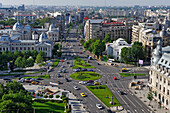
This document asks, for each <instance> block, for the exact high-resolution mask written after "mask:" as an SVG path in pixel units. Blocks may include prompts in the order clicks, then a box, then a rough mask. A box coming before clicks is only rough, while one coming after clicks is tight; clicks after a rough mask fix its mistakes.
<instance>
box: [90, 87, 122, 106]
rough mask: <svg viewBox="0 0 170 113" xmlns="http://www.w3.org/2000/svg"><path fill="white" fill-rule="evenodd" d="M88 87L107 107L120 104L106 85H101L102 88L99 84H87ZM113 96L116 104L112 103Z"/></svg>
mask: <svg viewBox="0 0 170 113" xmlns="http://www.w3.org/2000/svg"><path fill="white" fill-rule="evenodd" d="M87 88H88V89H89V90H90V91H91V92H92V93H93V94H94V95H95V96H96V97H98V98H99V99H100V100H101V101H102V102H103V103H104V104H105V105H106V106H107V107H111V106H120V103H119V102H118V100H117V99H116V98H115V97H114V95H113V94H112V92H111V91H110V90H109V88H108V87H107V86H106V85H101V86H100V89H98V88H99V86H87ZM111 96H113V102H114V103H115V105H110V101H111Z"/></svg>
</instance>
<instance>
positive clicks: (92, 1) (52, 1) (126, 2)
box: [1, 0, 170, 6]
mask: <svg viewBox="0 0 170 113" xmlns="http://www.w3.org/2000/svg"><path fill="white" fill-rule="evenodd" d="M1 3H2V4H3V5H21V4H25V5H57V6H66V5H69V6H73V5H78V6H105V5H106V6H134V5H141V6H142V5H148V6H149V5H151V6H153V5H170V1H169V0H164V1H160V0H152V1H147V0H138V1H135V0H119V1H116V0H100V2H99V1H98V0H86V1H82V0H81V1H79V0H72V1H71V2H70V0H66V1H60V0H49V1H47V0H30V1H27V0H22V2H21V1H20V0H2V1H1Z"/></svg>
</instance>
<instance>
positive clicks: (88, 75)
mask: <svg viewBox="0 0 170 113" xmlns="http://www.w3.org/2000/svg"><path fill="white" fill-rule="evenodd" d="M70 77H71V78H72V79H75V80H81V81H87V80H97V79H99V78H101V75H100V74H98V73H96V72H87V71H84V72H76V73H73V74H71V75H70Z"/></svg>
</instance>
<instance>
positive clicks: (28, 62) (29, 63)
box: [26, 58, 34, 67]
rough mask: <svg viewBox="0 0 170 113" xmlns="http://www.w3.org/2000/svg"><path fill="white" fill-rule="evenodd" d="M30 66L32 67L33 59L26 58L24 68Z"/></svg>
mask: <svg viewBox="0 0 170 113" xmlns="http://www.w3.org/2000/svg"><path fill="white" fill-rule="evenodd" d="M32 66H34V59H33V58H28V59H27V61H26V67H32Z"/></svg>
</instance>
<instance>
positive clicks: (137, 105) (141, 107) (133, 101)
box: [109, 78, 148, 113]
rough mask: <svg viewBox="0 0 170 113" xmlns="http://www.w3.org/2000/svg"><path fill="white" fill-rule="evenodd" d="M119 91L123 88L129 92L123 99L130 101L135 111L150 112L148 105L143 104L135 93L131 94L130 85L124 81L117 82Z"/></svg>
mask: <svg viewBox="0 0 170 113" xmlns="http://www.w3.org/2000/svg"><path fill="white" fill-rule="evenodd" d="M109 79H110V80H111V82H114V81H113V79H111V78H109ZM115 84H116V86H117V88H119V89H118V91H120V90H122V91H125V92H126V93H127V95H124V96H123V97H124V98H123V99H124V100H126V101H129V103H131V104H130V105H131V106H132V107H133V108H134V111H135V112H136V111H138V112H143V111H144V112H145V113H148V108H147V107H146V105H142V104H141V103H142V102H141V101H140V100H139V99H138V98H137V97H136V96H134V95H131V93H130V92H129V89H128V85H127V83H124V85H123V84H122V82H115Z"/></svg>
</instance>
